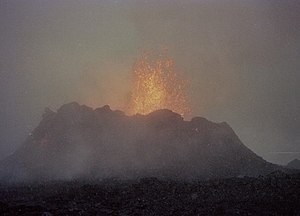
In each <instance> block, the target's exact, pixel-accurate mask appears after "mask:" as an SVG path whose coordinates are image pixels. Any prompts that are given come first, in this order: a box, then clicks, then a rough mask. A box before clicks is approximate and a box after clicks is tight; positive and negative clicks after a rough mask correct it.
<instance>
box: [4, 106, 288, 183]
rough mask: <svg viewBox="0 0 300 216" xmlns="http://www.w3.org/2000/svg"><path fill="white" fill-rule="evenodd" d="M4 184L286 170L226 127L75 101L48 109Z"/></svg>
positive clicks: (8, 163)
mask: <svg viewBox="0 0 300 216" xmlns="http://www.w3.org/2000/svg"><path fill="white" fill-rule="evenodd" d="M0 169H1V174H0V175H1V176H0V177H1V179H2V180H6V181H14V180H59V179H73V178H108V177H120V178H133V177H141V176H143V177H144V176H155V177H166V178H188V179H200V178H205V179H207V178H224V177H234V176H258V175H264V174H268V173H270V172H273V171H274V170H277V169H282V168H281V167H279V166H277V165H274V164H271V163H268V162H267V161H265V160H263V159H262V158H261V157H259V156H257V155H256V154H255V153H253V152H252V151H251V150H250V149H248V148H247V147H246V146H245V145H243V143H242V142H241V141H240V139H239V138H238V136H237V135H236V134H235V133H234V131H233V130H232V128H231V127H230V126H229V125H228V124H227V123H226V122H222V123H214V122H211V121H208V120H207V119H205V118H202V117H195V118H193V119H191V120H190V121H185V120H184V119H183V118H182V116H181V115H179V114H177V113H175V112H172V111H170V110H167V109H163V110H157V111H154V112H151V113H149V114H147V115H139V114H137V115H133V116H127V115H126V114H125V113H123V112H122V111H118V110H116V111H113V110H111V109H110V107H109V106H108V105H106V106H104V107H102V108H97V109H92V108H90V107H87V106H85V105H79V104H78V103H76V102H72V103H69V104H65V105H63V106H62V107H60V108H59V109H58V110H57V112H54V111H51V110H50V109H46V110H45V113H44V114H43V118H42V121H41V122H40V123H39V125H38V126H37V128H36V129H35V130H34V131H33V132H32V133H31V134H30V135H29V136H28V137H27V139H26V141H25V142H24V144H23V145H22V146H21V147H20V148H19V149H18V150H17V151H16V152H15V153H14V154H12V155H10V156H9V157H7V158H6V159H5V160H3V161H2V162H1V164H0Z"/></svg>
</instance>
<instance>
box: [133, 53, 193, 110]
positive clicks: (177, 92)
mask: <svg viewBox="0 0 300 216" xmlns="http://www.w3.org/2000/svg"><path fill="white" fill-rule="evenodd" d="M131 92H132V95H131V101H130V108H129V110H130V111H129V112H130V113H131V114H136V113H139V114H148V113H150V112H152V111H155V110H158V109H170V110H172V111H174V112H176V113H179V114H181V115H182V116H186V115H187V114H189V112H190V108H189V106H188V102H187V97H186V81H185V80H184V79H183V78H181V77H180V76H179V75H177V74H176V73H175V71H174V63H173V60H172V59H171V58H169V57H165V56H164V57H159V58H156V59H153V56H151V55H150V54H148V53H146V54H143V55H142V56H141V57H140V58H139V59H138V60H137V61H136V63H135V65H134V67H133V86H132V90H131Z"/></svg>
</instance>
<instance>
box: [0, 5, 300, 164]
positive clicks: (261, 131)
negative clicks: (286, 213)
mask: <svg viewBox="0 0 300 216" xmlns="http://www.w3.org/2000/svg"><path fill="white" fill-rule="evenodd" d="M299 20H300V1H297V0H294V1H292V0H285V1H280V0H248V1H245V0H240V1H235V0H224V1H221V0H219V1H217V0H210V1H208V0H206V1H205V0H198V1H196V0H194V1H192V0H185V1H177V0H172V1H171V0H164V1H159V0H156V1H154V0H152V1H150V0H148V1H147V0H144V1H142V0H139V1H137V0H136V1H133V0H132V1H130V0H119V1H118V0H115V1H113V0H111V1H109V0H106V1H100V0H98V1H96V0H86V1H82V0H80V1H79V0H73V1H70V0H51V1H47V0H26V1H25V0H1V1H0V101H1V112H0V159H1V158H4V157H6V156H8V155H10V154H11V153H13V152H14V151H15V150H16V149H17V148H18V147H19V146H20V145H21V144H22V142H23V141H24V140H25V139H26V137H27V135H28V134H29V133H30V132H31V131H32V130H33V129H34V128H35V127H36V126H37V125H38V123H39V121H40V120H41V116H42V114H43V112H44V109H45V107H49V108H51V109H53V110H56V109H58V108H59V107H60V106H61V105H63V104H65V103H68V102H71V101H78V102H79V103H81V104H87V105H89V106H92V107H99V106H103V105H105V104H109V105H110V106H111V107H112V109H122V107H123V106H124V104H126V102H127V100H128V96H129V95H130V86H131V80H132V68H133V64H134V62H135V60H136V59H137V58H138V57H139V56H140V55H141V54H142V53H143V52H144V51H149V50H150V51H151V50H159V49H167V50H168V54H169V56H170V57H172V58H173V60H174V64H175V68H176V71H178V73H179V74H180V75H182V76H183V77H184V78H185V79H186V80H187V81H188V95H189V100H190V104H191V108H192V116H203V117H206V118H208V119H209V120H212V121H216V122H223V121H226V122H228V123H229V124H230V125H231V127H232V128H233V129H234V130H235V132H236V133H237V135H238V136H239V137H240V139H241V140H242V142H243V143H244V144H245V145H246V146H247V147H249V148H250V149H251V150H253V151H254V152H255V153H257V154H258V155H260V156H262V157H263V158H265V159H267V160H268V161H271V162H275V163H281V164H284V163H286V162H288V161H289V160H291V159H294V158H298V159H300V133H299V129H300V90H299V87H298V85H299V82H300V71H299V69H300V61H299V60H300V22H299Z"/></svg>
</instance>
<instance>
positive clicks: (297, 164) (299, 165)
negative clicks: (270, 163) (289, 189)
mask: <svg viewBox="0 0 300 216" xmlns="http://www.w3.org/2000/svg"><path fill="white" fill-rule="evenodd" d="M286 166H287V167H288V168H290V169H299V170H300V160H298V159H294V160H292V161H290V162H289V163H288V164H287V165H286Z"/></svg>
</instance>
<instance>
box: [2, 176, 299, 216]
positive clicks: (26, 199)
mask: <svg viewBox="0 0 300 216" xmlns="http://www.w3.org/2000/svg"><path fill="white" fill-rule="evenodd" d="M299 203H300V175H299V174H289V175H286V174H282V173H281V174H280V172H275V173H272V174H270V175H267V176H265V177H259V178H252V177H244V178H228V179H215V180H210V181H191V182H185V181H174V180H159V179H157V178H142V179H137V180H126V181H124V180H123V181H121V180H112V179H107V180H103V181H97V182H86V181H69V182H47V183H43V184H29V185H28V184H21V185H10V186H6V185H5V186H4V185H0V215H149V216H150V215H231V216H232V215H300V205H299Z"/></svg>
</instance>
